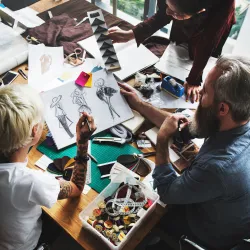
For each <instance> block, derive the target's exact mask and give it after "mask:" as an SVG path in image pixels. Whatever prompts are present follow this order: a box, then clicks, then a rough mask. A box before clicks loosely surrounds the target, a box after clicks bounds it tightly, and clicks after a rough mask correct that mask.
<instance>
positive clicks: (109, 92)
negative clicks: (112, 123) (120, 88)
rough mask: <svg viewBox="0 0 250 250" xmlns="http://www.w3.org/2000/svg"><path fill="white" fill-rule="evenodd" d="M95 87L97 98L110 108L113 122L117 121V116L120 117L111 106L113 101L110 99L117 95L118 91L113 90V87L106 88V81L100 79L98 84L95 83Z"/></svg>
mask: <svg viewBox="0 0 250 250" xmlns="http://www.w3.org/2000/svg"><path fill="white" fill-rule="evenodd" d="M95 87H96V88H97V89H96V95H97V97H98V98H99V99H100V100H101V101H103V102H105V103H106V104H107V105H108V107H109V112H110V114H111V116H112V118H113V120H114V119H115V114H116V115H117V116H118V117H120V115H119V114H117V112H116V111H115V109H114V107H113V106H112V104H111V100H110V98H111V97H112V96H113V95H114V94H115V93H117V90H115V89H113V88H111V87H107V86H105V81H104V79H102V78H99V79H98V80H97V81H96V82H95Z"/></svg>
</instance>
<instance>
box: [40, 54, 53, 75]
mask: <svg viewBox="0 0 250 250" xmlns="http://www.w3.org/2000/svg"><path fill="white" fill-rule="evenodd" d="M40 62H41V73H42V75H43V74H45V73H46V72H48V71H49V70H50V66H51V63H52V57H51V55H49V54H43V55H42V56H41V57H40Z"/></svg>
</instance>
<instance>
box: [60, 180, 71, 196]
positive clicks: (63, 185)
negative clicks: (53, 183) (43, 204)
mask: <svg viewBox="0 0 250 250" xmlns="http://www.w3.org/2000/svg"><path fill="white" fill-rule="evenodd" d="M71 192H72V186H71V184H70V182H69V181H60V193H59V195H58V199H59V200H62V199H66V198H68V197H69V196H70V194H71Z"/></svg>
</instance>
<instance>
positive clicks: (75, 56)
mask: <svg viewBox="0 0 250 250" xmlns="http://www.w3.org/2000/svg"><path fill="white" fill-rule="evenodd" d="M82 53H83V55H82V57H80V55H81V54H82ZM85 56H86V51H85V50H82V49H81V48H76V49H74V52H73V53H71V54H69V55H66V57H65V59H64V62H65V63H68V64H70V65H72V66H78V65H81V64H83V62H84V60H85Z"/></svg>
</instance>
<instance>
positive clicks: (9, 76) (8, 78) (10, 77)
mask: <svg viewBox="0 0 250 250" xmlns="http://www.w3.org/2000/svg"><path fill="white" fill-rule="evenodd" d="M18 75H19V74H18V73H17V72H14V71H8V72H7V73H6V74H5V75H4V76H3V77H2V82H1V81H0V85H2V84H3V85H8V84H10V83H12V82H13V81H14V80H15V79H16V78H17V77H18Z"/></svg>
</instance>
